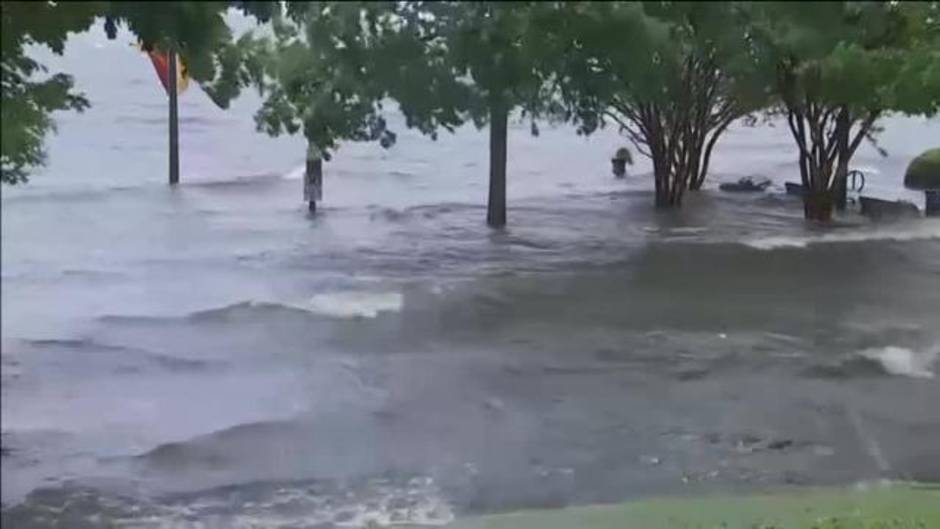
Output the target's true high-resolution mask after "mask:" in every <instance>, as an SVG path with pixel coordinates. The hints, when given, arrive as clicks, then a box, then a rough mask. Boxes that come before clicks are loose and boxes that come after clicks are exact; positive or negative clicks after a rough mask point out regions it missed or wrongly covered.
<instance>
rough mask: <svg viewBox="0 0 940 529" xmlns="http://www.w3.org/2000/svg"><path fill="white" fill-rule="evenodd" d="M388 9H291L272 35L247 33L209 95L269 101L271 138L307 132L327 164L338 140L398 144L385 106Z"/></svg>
mask: <svg viewBox="0 0 940 529" xmlns="http://www.w3.org/2000/svg"><path fill="white" fill-rule="evenodd" d="M389 15H390V10H389V5H388V4H382V3H374V2H335V3H334V2H311V3H290V4H288V5H287V8H286V9H285V10H283V11H282V12H277V13H275V14H274V16H273V19H272V22H273V24H272V29H273V34H272V35H267V36H257V35H253V34H246V35H245V36H243V37H242V38H240V39H239V40H238V41H236V42H234V43H231V44H229V45H228V46H226V47H225V48H224V50H223V51H222V52H221V53H219V54H218V57H219V60H220V66H221V68H220V74H219V75H218V76H217V78H216V80H215V81H214V82H213V83H211V84H209V85H207V86H206V88H207V91H208V92H209V93H210V95H211V96H212V97H213V99H214V100H216V101H217V102H218V103H220V104H222V105H223V106H224V105H227V104H228V101H229V100H231V99H232V98H233V97H236V96H237V95H238V93H239V92H240V90H241V89H242V88H244V87H246V86H254V87H255V88H257V89H258V91H259V93H261V94H262V96H264V98H265V99H264V102H263V104H262V107H261V108H260V109H259V111H258V112H257V114H256V116H255V121H256V124H257V126H258V129H259V130H260V131H263V132H265V133H267V134H269V135H272V136H278V135H280V134H283V133H286V134H295V133H298V132H301V133H303V135H304V136H305V137H306V138H307V140H308V142H309V143H311V144H312V145H314V146H316V147H317V148H318V149H320V150H321V151H322V152H323V154H324V156H325V157H326V158H327V159H329V157H330V153H331V152H332V151H334V150H335V149H336V148H337V146H338V142H339V141H341V140H353V141H364V140H379V141H380V142H381V144H382V145H383V146H386V147H388V146H390V145H392V144H393V143H394V142H395V134H394V133H393V132H392V131H390V130H388V129H387V127H386V123H385V119H384V117H383V116H382V100H383V98H384V97H385V94H386V93H387V88H386V86H385V84H384V83H382V82H381V81H382V79H383V77H382V75H381V69H382V68H383V57H382V56H381V55H380V54H379V53H377V51H378V50H379V49H380V48H379V47H378V41H379V40H380V39H382V38H383V37H384V35H385V34H386V33H387V31H388V26H389V24H390V21H391V19H390V18H389Z"/></svg>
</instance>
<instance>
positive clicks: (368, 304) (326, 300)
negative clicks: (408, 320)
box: [304, 290, 404, 318]
mask: <svg viewBox="0 0 940 529" xmlns="http://www.w3.org/2000/svg"><path fill="white" fill-rule="evenodd" d="M403 303H404V296H402V294H401V292H369V291H355V290H350V291H338V292H324V293H322V294H317V295H315V296H313V297H312V298H310V301H308V302H307V304H306V307H304V309H305V310H309V311H310V312H314V313H317V314H321V315H325V316H334V317H338V318H375V317H376V316H378V315H379V313H382V312H399V311H400V310H401V307H402V304H403Z"/></svg>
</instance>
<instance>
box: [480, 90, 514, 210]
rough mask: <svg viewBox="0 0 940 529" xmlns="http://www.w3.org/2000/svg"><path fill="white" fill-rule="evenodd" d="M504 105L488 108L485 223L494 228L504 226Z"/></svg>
mask: <svg viewBox="0 0 940 529" xmlns="http://www.w3.org/2000/svg"><path fill="white" fill-rule="evenodd" d="M508 114H509V113H508V111H507V109H506V107H505V105H503V104H501V103H494V104H492V105H491V106H490V194H489V199H488V202H487V206H486V223H487V224H488V225H489V226H491V227H494V228H498V227H501V226H505V225H506V128H507V127H506V125H507V121H508V119H509V116H508Z"/></svg>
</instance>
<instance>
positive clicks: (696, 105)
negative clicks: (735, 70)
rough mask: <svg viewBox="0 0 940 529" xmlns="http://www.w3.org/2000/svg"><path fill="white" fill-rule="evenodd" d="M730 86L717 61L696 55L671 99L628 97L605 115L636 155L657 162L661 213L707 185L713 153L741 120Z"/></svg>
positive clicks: (685, 66) (617, 101)
mask: <svg viewBox="0 0 940 529" xmlns="http://www.w3.org/2000/svg"><path fill="white" fill-rule="evenodd" d="M729 82H730V80H729V79H728V78H726V77H725V75H724V74H723V73H722V71H721V69H720V68H718V67H717V65H716V64H715V62H714V60H713V59H712V58H710V57H708V56H697V55H691V56H689V57H688V58H687V59H686V61H685V63H684V64H683V65H682V70H681V73H680V75H679V77H678V78H677V79H676V80H675V83H674V84H671V85H670V86H669V87H668V94H666V96H662V95H661V94H657V95H656V96H654V97H653V98H651V99H650V100H644V99H639V98H636V97H633V96H631V95H627V94H624V95H623V96H621V97H617V98H614V101H613V102H612V104H611V108H610V109H609V110H607V111H606V112H605V115H606V116H607V117H609V118H610V119H612V120H613V121H615V122H616V123H617V124H618V125H620V131H621V132H622V133H624V134H625V135H626V136H627V138H629V139H630V141H631V142H632V143H633V145H634V147H636V149H637V152H639V153H640V154H642V155H644V156H646V157H648V158H650V160H652V162H653V178H654V180H655V184H656V207H658V208H673V207H679V206H681V205H682V198H683V196H684V195H685V192H686V191H687V190H693V191H694V190H698V189H700V188H701V187H702V184H703V183H704V182H705V177H706V176H707V175H708V166H709V161H710V160H711V153H712V150H713V149H714V147H715V145H716V144H717V142H718V139H719V138H720V137H721V135H722V134H723V133H724V132H725V131H726V130H727V128H728V126H729V125H730V124H731V123H732V122H733V121H734V120H735V119H736V118H738V117H740V116H741V110H740V105H739V102H738V101H737V100H736V99H735V98H734V97H733V96H732V95H731V94H730V90H729V88H728V83H729Z"/></svg>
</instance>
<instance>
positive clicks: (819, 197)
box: [803, 188, 834, 222]
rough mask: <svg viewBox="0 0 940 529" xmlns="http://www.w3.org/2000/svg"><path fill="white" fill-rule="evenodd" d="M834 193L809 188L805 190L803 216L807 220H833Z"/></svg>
mask: <svg viewBox="0 0 940 529" xmlns="http://www.w3.org/2000/svg"><path fill="white" fill-rule="evenodd" d="M833 203H834V201H833V193H831V192H829V191H819V190H818V189H811V188H807V189H806V190H805V191H804V192H803V216H804V218H806V220H816V221H821V222H829V221H830V220H832V207H833V205H834V204H833Z"/></svg>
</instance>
